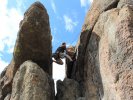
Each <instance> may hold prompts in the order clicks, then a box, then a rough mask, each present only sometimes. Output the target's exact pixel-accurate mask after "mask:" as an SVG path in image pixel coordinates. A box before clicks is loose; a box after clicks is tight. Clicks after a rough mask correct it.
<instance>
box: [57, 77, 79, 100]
mask: <svg viewBox="0 0 133 100" xmlns="http://www.w3.org/2000/svg"><path fill="white" fill-rule="evenodd" d="M80 96H81V91H80V87H79V83H78V82H76V81H75V80H72V79H68V78H66V79H64V81H63V82H62V81H60V80H59V81H57V95H56V100H77V99H78V98H79V97H80Z"/></svg>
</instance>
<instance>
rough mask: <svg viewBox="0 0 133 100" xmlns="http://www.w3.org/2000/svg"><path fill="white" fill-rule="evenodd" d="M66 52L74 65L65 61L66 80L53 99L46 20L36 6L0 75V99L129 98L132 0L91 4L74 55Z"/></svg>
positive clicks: (102, 0)
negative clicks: (8, 62) (9, 61)
mask: <svg viewBox="0 0 133 100" xmlns="http://www.w3.org/2000/svg"><path fill="white" fill-rule="evenodd" d="M68 50H70V51H72V52H67V53H68V54H69V55H70V56H71V57H72V58H73V57H74V59H73V60H74V62H72V63H71V62H70V61H68V59H66V78H65V79H64V81H63V82H62V81H58V82H57V95H56V98H54V86H53V80H52V77H51V76H52V65H51V64H50V59H51V34H50V26H49V18H48V14H47V11H46V9H45V8H44V6H43V5H42V4H41V3H39V2H36V3H34V4H33V5H32V6H31V7H30V8H29V9H28V10H27V11H26V13H25V16H24V19H23V20H22V21H21V23H20V30H19V32H18V37H17V41H16V45H15V49H14V54H13V59H12V61H11V63H10V64H9V66H7V68H6V69H5V70H4V71H3V72H2V74H1V77H0V83H1V84H0V100H23V99H24V100H54V99H56V100H133V1H132V0H94V1H93V4H92V7H91V9H90V10H89V12H88V13H87V16H86V19H85V23H84V25H83V27H82V31H81V35H80V40H79V41H78V44H77V45H76V53H75V51H74V49H72V48H71V49H70V48H69V49H68ZM73 51H74V52H73ZM75 56H76V57H75ZM27 60H31V61H33V62H34V63H33V62H31V61H27ZM25 61H26V62H25ZM24 62H25V63H24ZM22 63H23V64H22ZM20 66H21V67H20ZM16 72H17V73H16ZM14 75H15V77H14ZM68 78H69V79H68ZM12 81H13V84H12Z"/></svg>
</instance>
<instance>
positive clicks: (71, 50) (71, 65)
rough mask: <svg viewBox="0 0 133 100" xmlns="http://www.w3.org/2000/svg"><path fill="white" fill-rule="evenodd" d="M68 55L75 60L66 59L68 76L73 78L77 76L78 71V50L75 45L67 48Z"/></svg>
mask: <svg viewBox="0 0 133 100" xmlns="http://www.w3.org/2000/svg"><path fill="white" fill-rule="evenodd" d="M67 55H69V56H70V57H71V58H72V60H73V61H70V60H69V59H66V66H65V70H66V77H67V78H73V79H74V77H75V71H76V68H75V67H76V66H75V64H76V51H75V47H74V46H69V47H68V48H67Z"/></svg>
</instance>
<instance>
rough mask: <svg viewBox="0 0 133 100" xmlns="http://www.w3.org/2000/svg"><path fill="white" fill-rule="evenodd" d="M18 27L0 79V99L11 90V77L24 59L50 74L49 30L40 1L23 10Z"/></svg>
mask: <svg viewBox="0 0 133 100" xmlns="http://www.w3.org/2000/svg"><path fill="white" fill-rule="evenodd" d="M19 28H20V29H19V32H18V36H17V40H16V44H15V47H14V53H13V59H12V61H11V63H10V64H9V66H8V67H7V69H6V71H5V72H4V74H3V75H2V76H3V77H1V80H0V83H1V88H2V93H1V94H2V95H1V96H0V99H1V100H2V99H3V98H4V97H6V95H7V94H8V93H10V92H11V86H12V80H13V77H14V75H15V73H16V71H17V70H18V68H19V67H20V65H21V64H22V63H23V62H24V61H27V60H32V61H34V62H35V63H37V64H38V65H39V66H40V67H41V68H42V69H43V70H44V71H46V72H47V73H49V75H50V76H52V65H51V64H50V59H51V53H52V51H51V50H52V49H51V47H52V46H51V32H50V24H49V17H48V14H47V11H46V9H45V7H44V6H43V5H42V4H41V3H40V2H35V3H34V4H32V5H31V7H30V8H29V9H28V10H27V11H26V12H25V14H24V19H23V20H22V21H21V22H20V27H19Z"/></svg>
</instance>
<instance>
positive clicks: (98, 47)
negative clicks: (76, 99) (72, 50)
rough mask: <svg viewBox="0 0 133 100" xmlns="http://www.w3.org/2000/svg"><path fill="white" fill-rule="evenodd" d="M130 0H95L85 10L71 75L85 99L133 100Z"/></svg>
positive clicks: (132, 43)
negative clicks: (85, 15)
mask: <svg viewBox="0 0 133 100" xmlns="http://www.w3.org/2000/svg"><path fill="white" fill-rule="evenodd" d="M132 4H133V1H131V0H98V1H97V0H94V2H93V4H92V7H91V9H90V11H89V12H88V14H87V17H86V19H85V24H84V25H83V29H82V32H81V36H80V43H79V46H78V59H77V62H76V68H77V69H76V77H75V78H74V79H76V80H77V81H78V82H79V83H80V85H81V86H83V87H82V94H83V95H85V96H86V98H87V100H99V99H100V100H133V53H132V51H133V37H132V35H133V23H132V21H133V5H132Z"/></svg>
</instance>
